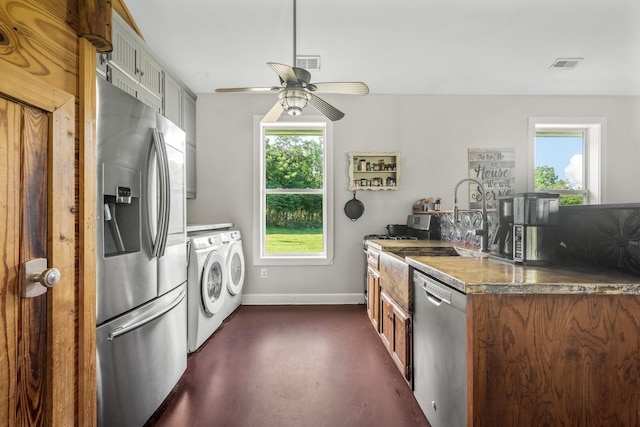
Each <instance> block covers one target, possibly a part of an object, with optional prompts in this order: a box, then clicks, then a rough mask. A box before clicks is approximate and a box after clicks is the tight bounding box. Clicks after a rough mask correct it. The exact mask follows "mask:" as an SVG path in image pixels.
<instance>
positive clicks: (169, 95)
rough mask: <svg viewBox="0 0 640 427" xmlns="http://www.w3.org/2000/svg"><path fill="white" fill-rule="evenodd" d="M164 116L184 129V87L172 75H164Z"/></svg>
mask: <svg viewBox="0 0 640 427" xmlns="http://www.w3.org/2000/svg"><path fill="white" fill-rule="evenodd" d="M164 116H165V117H166V118H167V119H169V120H171V121H172V122H173V123H175V124H177V125H178V126H180V127H181V128H183V129H184V126H183V125H182V87H181V85H180V83H179V82H178V80H176V79H174V78H173V77H172V76H171V74H167V73H165V75H164Z"/></svg>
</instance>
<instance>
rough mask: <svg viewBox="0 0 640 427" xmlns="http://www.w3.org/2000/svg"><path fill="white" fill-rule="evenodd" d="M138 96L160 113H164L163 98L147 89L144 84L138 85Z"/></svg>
mask: <svg viewBox="0 0 640 427" xmlns="http://www.w3.org/2000/svg"><path fill="white" fill-rule="evenodd" d="M136 97H137V98H138V99H139V100H140V101H142V102H144V103H145V104H147V105H148V106H149V107H151V108H153V109H154V110H156V111H157V112H158V113H160V114H162V98H159V97H157V96H156V95H155V94H154V93H151V92H149V91H147V90H145V89H144V88H142V86H138V90H137V96H136Z"/></svg>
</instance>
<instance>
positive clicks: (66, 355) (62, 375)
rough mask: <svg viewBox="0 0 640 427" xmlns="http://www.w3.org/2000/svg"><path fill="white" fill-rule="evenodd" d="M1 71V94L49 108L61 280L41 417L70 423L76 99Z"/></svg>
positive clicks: (52, 210) (54, 256) (7, 67)
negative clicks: (43, 409) (43, 414)
mask: <svg viewBox="0 0 640 427" xmlns="http://www.w3.org/2000/svg"><path fill="white" fill-rule="evenodd" d="M0 75H1V76H2V78H1V79H0V93H2V94H4V95H5V96H7V97H8V98H11V99H14V100H16V101H18V102H21V103H25V104H28V105H31V106H33V107H36V108H39V109H41V110H43V111H47V112H49V117H50V120H49V142H48V151H49V154H48V188H47V193H48V196H47V199H48V200H47V205H48V207H47V217H48V230H49V231H48V236H47V254H48V260H49V265H50V266H53V267H56V268H58V269H59V270H60V273H61V281H60V283H59V284H58V285H57V286H56V287H55V288H53V289H51V290H49V291H48V292H47V349H46V354H47V370H46V387H45V401H46V405H45V417H44V419H45V422H46V423H47V425H52V426H58V425H59V426H62V425H74V424H75V420H76V418H75V413H76V411H77V410H78V408H77V406H76V404H77V402H76V401H75V396H74V393H75V390H76V386H77V384H76V383H77V378H78V375H79V374H78V371H77V366H76V363H77V361H76V360H75V355H76V349H77V348H78V347H77V339H76V335H75V334H76V325H75V319H76V316H78V315H80V313H78V309H79V307H78V306H77V305H76V304H75V300H76V299H75V298H76V297H75V283H76V280H75V275H76V273H75V265H74V264H75V188H76V187H75V176H74V175H75V168H74V163H75V135H76V120H75V119H76V117H75V107H76V106H75V101H76V98H75V96H74V95H72V94H70V93H67V92H65V91H63V90H61V89H60V88H57V87H55V86H52V85H51V84H49V83H47V82H45V81H43V80H41V79H40V78H38V77H37V76H34V75H33V74H30V73H29V72H27V71H25V70H23V69H21V68H19V67H17V66H15V65H13V64H11V63H9V62H6V61H0ZM93 326H94V327H95V325H93ZM78 353H80V354H82V353H83V349H82V348H79V351H78ZM80 375H82V374H80ZM94 422H95V421H94Z"/></svg>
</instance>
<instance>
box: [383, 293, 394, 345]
mask: <svg viewBox="0 0 640 427" xmlns="http://www.w3.org/2000/svg"><path fill="white" fill-rule="evenodd" d="M393 316H394V313H393V303H392V302H391V298H389V296H388V295H387V294H386V293H385V292H384V291H382V292H380V339H382V343H383V344H384V346H385V347H387V350H388V351H389V353H392V354H393V347H394V334H395V326H394V317H393Z"/></svg>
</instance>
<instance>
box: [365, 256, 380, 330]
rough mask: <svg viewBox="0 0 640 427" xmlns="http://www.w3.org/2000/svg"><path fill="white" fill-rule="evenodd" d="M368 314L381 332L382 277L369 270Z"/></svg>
mask: <svg viewBox="0 0 640 427" xmlns="http://www.w3.org/2000/svg"><path fill="white" fill-rule="evenodd" d="M367 298H368V299H367V314H368V315H369V320H371V323H372V324H373V327H374V328H375V330H376V332H380V275H379V274H378V272H377V271H376V270H374V269H373V268H371V267H368V268H367Z"/></svg>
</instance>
